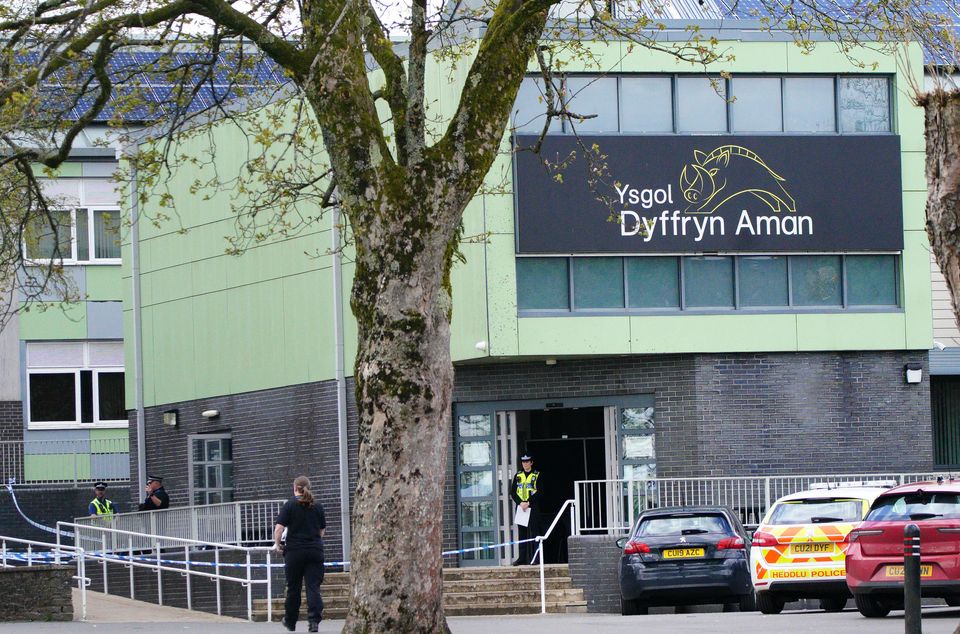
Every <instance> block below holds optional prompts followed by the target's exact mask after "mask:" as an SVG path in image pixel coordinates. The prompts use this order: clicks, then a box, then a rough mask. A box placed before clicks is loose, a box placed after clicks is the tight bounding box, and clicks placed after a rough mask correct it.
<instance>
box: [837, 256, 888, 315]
mask: <svg viewBox="0 0 960 634" xmlns="http://www.w3.org/2000/svg"><path fill="white" fill-rule="evenodd" d="M847 304H849V305H851V306H896V305H897V262H896V256H893V255H848V256H847Z"/></svg>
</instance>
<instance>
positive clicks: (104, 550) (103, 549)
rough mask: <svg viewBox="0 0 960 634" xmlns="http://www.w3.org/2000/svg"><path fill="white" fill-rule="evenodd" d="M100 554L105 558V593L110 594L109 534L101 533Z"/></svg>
mask: <svg viewBox="0 0 960 634" xmlns="http://www.w3.org/2000/svg"><path fill="white" fill-rule="evenodd" d="M100 556H101V557H102V558H103V593H104V594H110V593H109V592H108V591H107V573H108V572H109V571H108V570H107V534H106V533H101V534H100Z"/></svg>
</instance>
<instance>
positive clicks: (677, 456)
mask: <svg viewBox="0 0 960 634" xmlns="http://www.w3.org/2000/svg"><path fill="white" fill-rule="evenodd" d="M907 363H921V364H922V365H923V368H924V377H925V378H924V383H922V384H920V385H908V384H906V383H905V382H904V372H903V366H904V365H905V364H907ZM926 370H927V352H926V351H906V352H904V351H893V352H824V353H813V352H811V353H755V354H704V355H689V354H688V355H650V356H641V357H609V358H598V359H577V360H564V359H560V360H559V361H558V362H557V364H556V365H551V366H547V365H545V364H544V363H542V362H529V363H484V364H473V365H461V366H458V367H457V368H456V383H455V386H454V401H455V402H477V401H500V400H526V399H541V400H542V399H561V400H562V399H563V398H573V397H597V398H602V397H606V396H614V395H633V394H652V395H653V396H654V399H655V405H656V414H655V420H656V430H657V432H656V433H657V436H656V447H657V468H658V473H659V475H661V476H743V475H776V474H787V473H833V472H836V473H842V472H854V471H856V472H863V471H867V472H870V471H925V470H929V469H931V468H932V464H933V457H932V433H931V421H930V395H929V385H928V383H927V380H928V379H927V378H926V377H927V371H926ZM353 390H354V387H353V383H352V381H348V385H347V396H348V411H349V417H348V418H349V420H348V425H349V430H350V433H349V436H350V438H349V447H350V449H349V465H350V474H351V476H350V477H351V482H350V490H351V492H352V491H353V490H354V488H355V484H356V481H355V478H356V460H357V458H356V456H357V416H356V407H355V404H354V392H353ZM171 408H176V409H178V410H179V421H180V422H179V425H178V426H177V427H176V428H171V427H167V426H164V425H163V424H162V420H161V419H162V413H163V411H164V410H166V409H171ZM205 409H217V410H219V411H220V416H219V418H217V419H213V420H207V419H204V418H202V417H201V416H200V412H201V411H203V410H205ZM130 427H131V452H130V456H131V461H132V465H131V469H132V473H136V443H137V439H136V437H135V436H136V433H135V430H136V425H135V419H133V418H131V426H130ZM146 430H147V449H148V451H147V470H148V471H149V472H151V473H152V472H156V473H159V474H161V475H164V476H165V477H166V481H165V484H166V487H167V491H168V492H169V493H170V496H171V502H172V503H173V504H174V505H182V504H187V503H188V497H189V496H188V490H189V475H188V472H187V464H188V462H187V451H188V437H189V435H190V434H195V433H212V432H225V431H229V432H231V433H232V434H233V451H234V480H235V486H236V497H237V499H241V500H249V499H258V498H260V499H263V498H283V497H286V496H287V495H289V490H290V483H291V481H292V480H293V478H294V477H295V476H296V475H299V474H300V473H305V474H306V475H308V476H310V477H311V479H312V480H313V481H314V488H315V492H316V493H317V494H318V497H319V499H320V500H321V501H322V502H323V504H324V507H325V509H326V511H327V521H328V533H327V535H328V539H327V556H328V558H329V559H331V560H332V559H334V557H339V552H340V539H341V537H340V503H339V485H338V473H339V463H338V460H339V458H338V450H337V447H338V444H337V421H336V391H335V384H334V382H333V381H325V382H321V383H313V384H305V385H294V386H288V387H284V388H278V389H273V390H263V391H258V392H249V393H246V394H237V395H233V396H222V397H214V398H209V399H203V400H198V401H193V402H186V403H170V404H165V405H163V406H161V407H153V408H149V409H148V410H147V412H146ZM452 435H453V425H451V426H450V436H449V437H448V442H451V445H450V446H451V447H452ZM904 447H906V448H907V449H908V450H906V451H904ZM814 456H815V458H813V457H814ZM454 460H455V456H454V455H453V452H452V451H449V452H448V460H447V477H446V480H445V483H444V485H443V492H442V498H443V515H444V523H445V530H444V549H452V548H455V547H456V543H457V509H456V481H455V462H454ZM131 493H132V495H133V496H134V497H139V496H140V492H139V491H138V490H135V488H134V490H132V492H131ZM446 563H447V565H452V564H455V563H456V562H455V561H454V560H453V558H447V560H446Z"/></svg>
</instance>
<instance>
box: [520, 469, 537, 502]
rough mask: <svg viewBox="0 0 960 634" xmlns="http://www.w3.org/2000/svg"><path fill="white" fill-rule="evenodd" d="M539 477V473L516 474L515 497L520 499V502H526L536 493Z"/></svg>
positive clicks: (522, 472)
mask: <svg viewBox="0 0 960 634" xmlns="http://www.w3.org/2000/svg"><path fill="white" fill-rule="evenodd" d="M539 476H540V472H539V471H531V472H530V473H527V472H525V471H518V472H517V497H518V498H520V501H521V502H526V501H527V500H529V499H530V496H531V495H533V494H534V493H536V492H537V478H538V477H539Z"/></svg>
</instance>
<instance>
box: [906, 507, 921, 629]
mask: <svg viewBox="0 0 960 634" xmlns="http://www.w3.org/2000/svg"><path fill="white" fill-rule="evenodd" d="M903 630H904V632H905V634H920V528H919V527H918V526H917V525H916V524H908V525H907V526H906V528H904V529H903Z"/></svg>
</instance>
